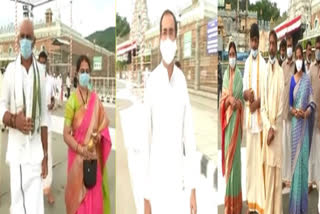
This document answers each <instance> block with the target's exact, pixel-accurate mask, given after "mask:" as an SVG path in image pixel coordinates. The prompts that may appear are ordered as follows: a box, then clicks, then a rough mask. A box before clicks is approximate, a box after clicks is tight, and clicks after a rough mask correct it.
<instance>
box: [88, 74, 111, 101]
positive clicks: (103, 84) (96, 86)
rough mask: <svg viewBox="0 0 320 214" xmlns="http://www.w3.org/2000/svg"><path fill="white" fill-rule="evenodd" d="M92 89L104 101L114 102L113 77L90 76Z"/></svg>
mask: <svg viewBox="0 0 320 214" xmlns="http://www.w3.org/2000/svg"><path fill="white" fill-rule="evenodd" d="M91 84H92V89H93V90H94V91H95V92H96V93H97V94H98V95H99V98H100V100H101V101H102V102H104V103H112V104H115V103H116V79H115V78H114V77H91Z"/></svg>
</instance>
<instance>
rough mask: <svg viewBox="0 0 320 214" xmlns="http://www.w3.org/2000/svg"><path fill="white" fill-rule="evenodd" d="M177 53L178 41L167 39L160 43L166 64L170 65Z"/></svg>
mask: <svg viewBox="0 0 320 214" xmlns="http://www.w3.org/2000/svg"><path fill="white" fill-rule="evenodd" d="M176 51H177V43H176V40H174V41H172V40H171V39H169V38H167V39H166V40H161V41H160V52H161V56H162V59H163V61H164V62H165V63H166V64H168V65H169V64H170V63H171V62H172V61H173V59H174V56H175V55H176Z"/></svg>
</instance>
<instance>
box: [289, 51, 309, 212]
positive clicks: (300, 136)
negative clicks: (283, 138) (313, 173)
mask: <svg viewBox="0 0 320 214" xmlns="http://www.w3.org/2000/svg"><path fill="white" fill-rule="evenodd" d="M295 55H296V69H295V73H294V75H293V76H292V77H291V81H290V92H289V93H290V94H289V103H290V113H291V115H292V119H291V124H292V129H291V169H292V172H293V175H292V184H291V190H290V206H289V213H290V214H303V213H307V211H308V161H309V151H310V147H311V140H312V139H311V138H312V130H313V122H314V111H315V103H314V102H313V98H312V88H311V82H310V79H309V77H308V75H307V74H306V72H305V66H304V60H303V52H302V46H301V45H298V46H297V48H296V51H295Z"/></svg>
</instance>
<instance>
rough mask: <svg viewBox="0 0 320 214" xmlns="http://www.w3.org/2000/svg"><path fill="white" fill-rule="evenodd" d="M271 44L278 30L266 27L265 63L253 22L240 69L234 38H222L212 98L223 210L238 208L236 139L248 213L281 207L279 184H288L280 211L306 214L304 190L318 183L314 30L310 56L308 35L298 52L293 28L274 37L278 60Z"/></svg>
mask: <svg viewBox="0 0 320 214" xmlns="http://www.w3.org/2000/svg"><path fill="white" fill-rule="evenodd" d="M277 44H278V38H277V33H276V32H275V31H274V30H271V31H270V33H269V50H268V52H269V58H268V59H267V62H266V60H265V59H264V58H263V56H262V55H261V54H260V52H259V48H258V47H259V27H258V25H257V24H252V25H251V29H250V47H251V52H250V55H249V57H248V58H247V60H246V62H245V68H244V74H243V76H242V73H241V71H240V69H239V67H238V66H237V49H236V45H235V43H234V42H230V44H229V49H228V55H229V65H228V68H227V69H226V70H225V72H224V75H223V83H222V84H223V86H222V97H221V100H220V102H219V105H220V110H219V111H220V116H221V118H220V122H221V129H222V135H221V136H222V172H223V175H224V177H225V181H226V192H225V213H226V214H238V213H241V210H242V203H243V202H242V188H241V164H242V163H241V143H242V142H244V143H245V145H246V163H245V164H246V195H247V205H248V211H247V212H248V213H250V212H257V213H260V214H261V213H267V214H278V213H283V207H282V189H283V188H284V187H290V200H289V210H288V211H286V213H290V214H303V213H307V211H308V192H309V189H311V188H312V185H313V184H314V183H315V184H316V185H317V187H318V188H319V187H320V186H319V185H320V183H319V181H320V171H319V170H320V164H319V163H320V160H319V158H318V157H317V154H318V153H319V151H320V147H319V145H317V144H318V142H317V141H319V140H320V121H319V120H320V118H319V115H320V114H319V108H320V86H319V80H320V76H319V75H320V72H319V71H320V37H318V38H317V39H316V43H315V61H314V62H312V43H311V42H308V43H307V45H306V56H305V57H304V54H303V47H302V46H301V44H298V45H296V47H293V38H292V35H290V34H287V35H286V38H285V39H283V40H282V41H281V43H280V51H279V59H278V57H277V55H278V48H277ZM308 187H309V188H308ZM318 209H320V207H319V205H318Z"/></svg>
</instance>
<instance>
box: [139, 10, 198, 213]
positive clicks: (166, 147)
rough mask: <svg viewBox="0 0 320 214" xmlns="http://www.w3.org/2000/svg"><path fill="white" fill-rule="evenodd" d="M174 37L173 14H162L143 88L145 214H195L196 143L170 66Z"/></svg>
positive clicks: (183, 86) (177, 74)
mask: <svg viewBox="0 0 320 214" xmlns="http://www.w3.org/2000/svg"><path fill="white" fill-rule="evenodd" d="M176 37H177V22H176V19H175V16H174V14H173V13H172V12H171V11H169V10H166V11H165V12H164V13H163V14H162V17H161V19H160V52H161V55H162V61H161V63H160V64H159V65H158V67H157V68H156V69H155V70H154V71H153V72H152V73H151V74H150V76H149V78H148V81H147V86H146V89H145V100H144V102H145V107H146V110H145V111H146V115H145V116H146V126H147V130H146V134H147V139H148V140H147V145H146V153H145V154H146V161H145V162H146V171H145V172H146V174H145V193H144V198H145V200H144V205H145V214H151V213H152V214H163V213H166V214H173V213H174V214H176V213H179V214H186V213H188V214H189V213H194V214H195V213H196V212H197V206H196V192H195V183H196V177H195V176H196V175H197V165H196V164H197V163H196V161H195V153H196V144H195V137H194V133H193V125H192V114H191V106H190V101H189V95H188V90H187V83H186V80H185V77H184V75H183V73H182V71H181V70H180V69H179V68H178V67H176V66H175V65H174V57H175V53H176V49H177V44H176ZM184 150H185V157H184ZM185 187H186V189H185V191H184V188H185ZM185 192H186V193H187V197H185Z"/></svg>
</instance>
